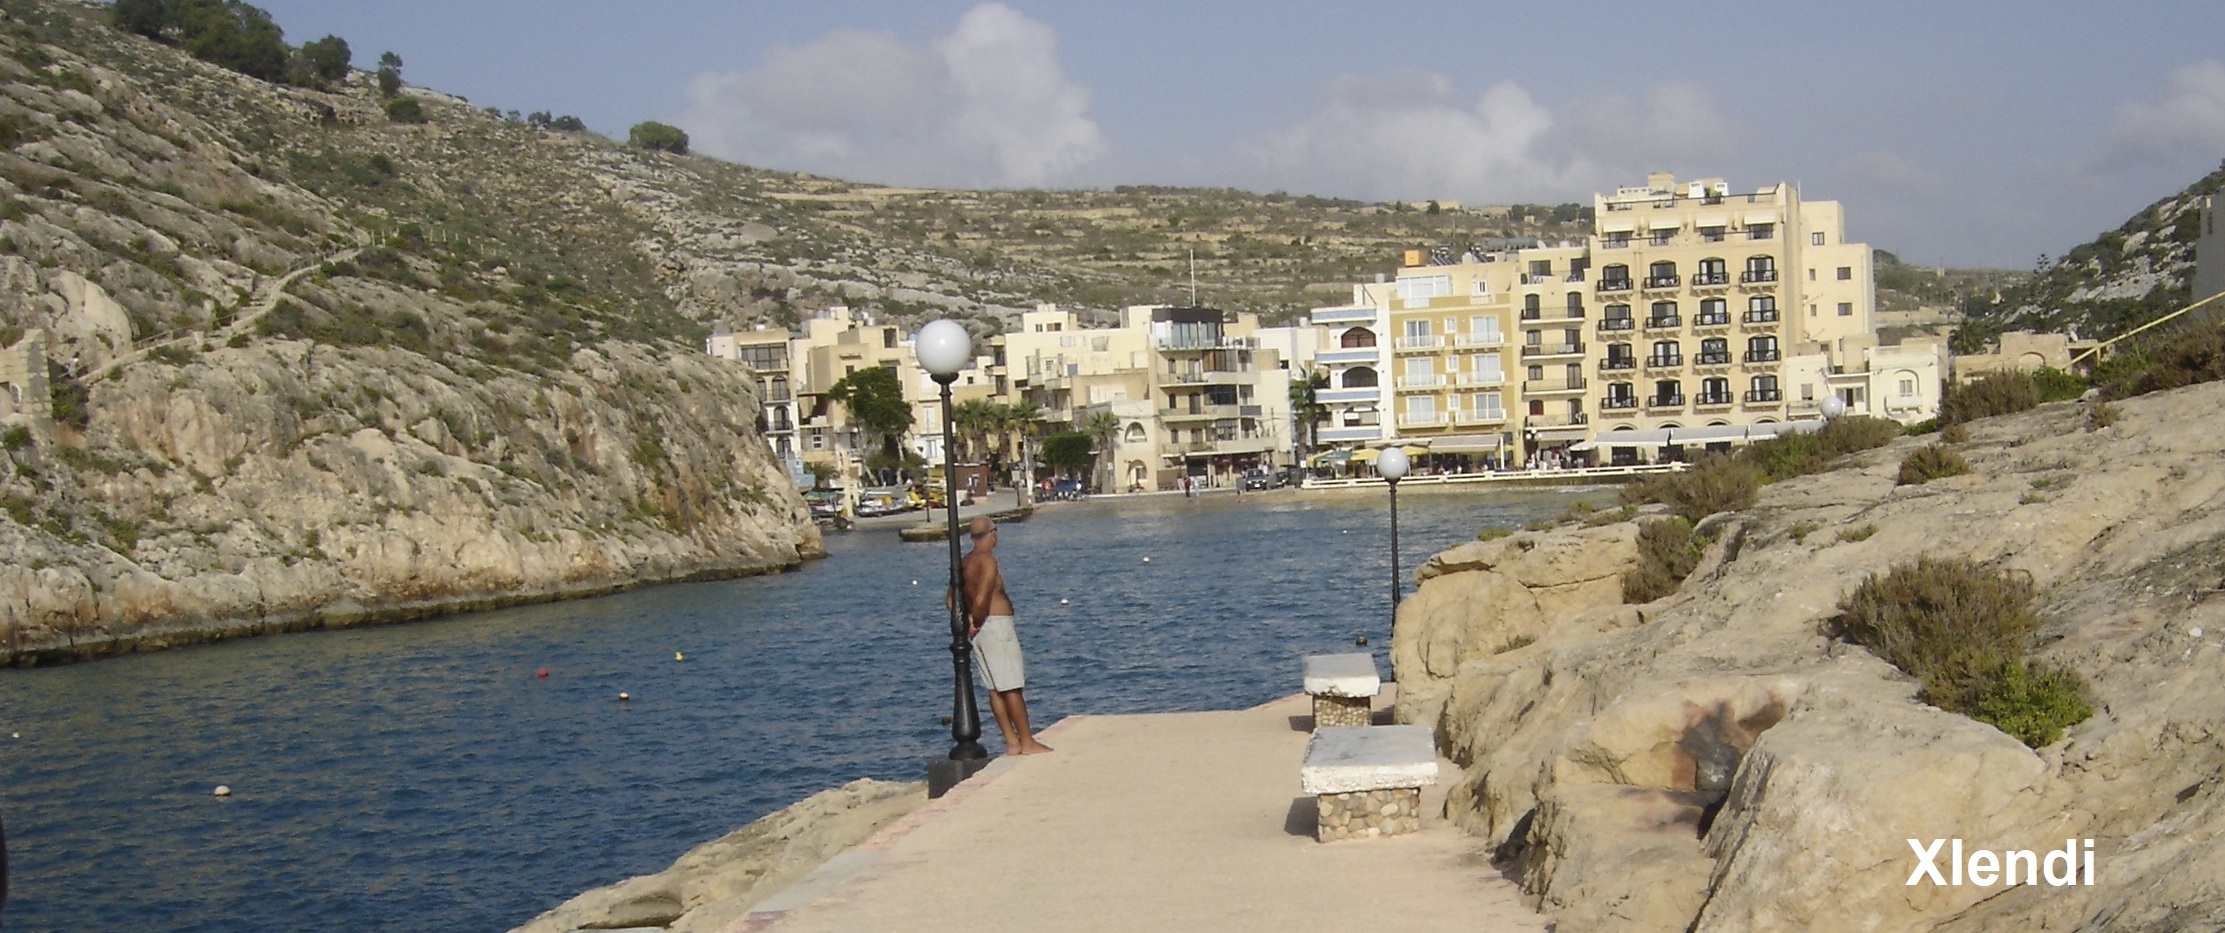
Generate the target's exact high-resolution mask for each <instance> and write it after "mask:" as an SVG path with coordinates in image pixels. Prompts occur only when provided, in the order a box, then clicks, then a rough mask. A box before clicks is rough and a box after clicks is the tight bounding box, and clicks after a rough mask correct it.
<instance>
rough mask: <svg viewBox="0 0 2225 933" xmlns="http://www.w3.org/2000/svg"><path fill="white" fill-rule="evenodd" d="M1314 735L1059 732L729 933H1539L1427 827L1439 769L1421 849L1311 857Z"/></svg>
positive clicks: (1261, 714) (1327, 849)
mask: <svg viewBox="0 0 2225 933" xmlns="http://www.w3.org/2000/svg"><path fill="white" fill-rule="evenodd" d="M1292 675H1293V678H1295V676H1296V671H1293V672H1292ZM1379 702H1380V701H1379ZM1311 720H1312V716H1311V707H1310V706H1309V701H1308V699H1307V698H1306V697H1305V696H1303V695H1297V696H1292V697H1287V698H1284V699H1281V700H1277V701H1274V702H1272V703H1268V704H1266V705H1264V706H1259V707H1255V708H1253V709H1249V710H1236V711H1228V712H1207V713H1165V714H1152V715H1132V716H1076V717H1073V718H1070V719H1066V720H1064V721H1061V722H1060V723H1058V724H1057V725H1056V726H1053V727H1052V728H1050V729H1047V730H1044V732H1043V740H1044V741H1045V742H1046V743H1047V744H1049V745H1051V746H1052V747H1054V748H1056V749H1057V751H1056V752H1053V753H1051V754H1048V755H1037V756H1030V757H1026V758H1003V759H999V760H998V761H997V762H996V763H994V764H992V765H991V766H990V767H989V768H988V769H986V770H984V771H983V772H982V773H981V774H979V775H977V776H975V777H974V778H973V779H971V780H969V781H967V782H966V783H964V784H961V785H959V786H958V787H957V788H955V789H953V790H952V791H951V792H950V793H949V794H947V795H945V796H944V797H943V798H942V799H940V800H936V801H931V802H929V803H928V804H927V805H926V806H925V807H923V808H921V809H920V810H918V811H915V812H914V813H913V814H911V815H910V816H907V817H905V818H904V819H903V820H902V821H900V822H898V823H896V824H895V825H892V826H890V827H889V828H887V829H885V830H883V831H881V832H880V833H879V834H877V835H875V836H874V837H873V838H871V839H869V840H867V841H866V842H865V843H863V844H861V845H859V846H858V847H857V848H855V849H852V850H851V851H849V852H846V853H843V854H842V855H841V856H838V857H837V858H836V859H834V860H833V861H831V862H829V863H827V864H826V865H824V866H822V867H821V868H820V869H819V870H818V871H816V872H813V873H812V874H811V875H809V876H807V877H805V878H804V879H803V880H802V881H799V882H798V883H797V884H795V885H794V886H792V887H790V888H789V889H788V890H786V891H783V892H781V893H779V894H776V895H774V896H773V897H771V898H769V899H767V900H766V901H764V902H762V903H760V904H759V905H758V906H757V907H756V908H755V909H754V910H753V911H752V912H751V913H750V914H749V915H748V916H746V917H744V918H743V919H742V920H740V921H738V922H736V923H735V924H734V925H733V926H731V927H730V928H729V930H728V933H755V931H768V930H769V931H775V933H819V931H825V933H835V931H861V930H928V929H962V930H967V931H969V933H997V931H1015V933H1017V931H1030V933H1033V931H1049V930H1056V931H1091V930H1106V931H1114V930H1118V931H1131V930H1132V931H1145V930H1148V931H1162V930H1233V931H1247V930H1258V931H1277V933H1284V931H1306V930H1327V931H1366V933H1394V931H1438V930H1442V931H1448V933H1450V931H1460V933H1478V931H1500V930H1510V931H1529V930H1546V929H1550V924H1549V922H1548V921H1547V920H1546V919H1545V918H1542V917H1540V916H1538V915H1537V914H1535V913H1533V912H1531V911H1530V910H1529V909H1527V908H1525V907H1524V906H1523V905H1522V903H1521V900H1520V898H1519V896H1518V894H1517V892H1516V890H1515V888H1514V886H1513V885H1512V884H1511V883H1510V882H1508V881H1506V880H1504V879H1503V878H1502V877H1501V876H1500V874H1499V872H1498V871H1497V870H1496V869H1494V868H1492V867H1491V865H1490V864H1489V862H1488V860H1487V859H1486V858H1485V857H1484V855H1483V854H1482V853H1481V852H1480V849H1479V845H1478V840H1475V839H1472V838H1470V837H1468V836H1466V835H1464V834H1462V833H1461V832H1460V831H1459V830H1457V829H1455V828H1453V827H1452V826H1450V825H1448V824H1446V823H1445V822H1444V820H1443V819H1442V818H1441V817H1438V816H1436V815H1435V814H1437V813H1439V812H1441V811H1440V809H1439V807H1441V805H1442V803H1443V800H1444V797H1445V787H1444V782H1445V781H1446V780H1447V778H1450V777H1451V776H1453V775H1457V774H1458V772H1457V771H1453V770H1451V766H1450V764H1449V763H1442V764H1441V768H1442V769H1443V770H1442V773H1443V774H1444V775H1445V777H1441V778H1440V779H1439V781H1440V783H1439V785H1438V786H1436V787H1434V788H1429V789H1426V790H1425V791H1424V795H1423V813H1424V814H1427V815H1428V816H1427V817H1426V818H1425V819H1424V821H1423V829H1422V832H1420V833H1418V834H1415V835H1408V836H1399V837H1392V838H1387V839H1362V840H1351V841H1345V842H1334V843H1318V842H1315V841H1314V839H1313V836H1312V833H1313V820H1314V803H1313V798H1312V797H1310V796H1307V795H1305V794H1303V793H1301V792H1300V791H1299V789H1298V765H1299V761H1300V759H1302V758H1303V757H1304V754H1305V747H1306V741H1307V739H1308V738H1309V737H1310V736H1309V733H1307V732H1306V731H1303V730H1305V729H1306V728H1308V727H1309V726H1310V723H1311Z"/></svg>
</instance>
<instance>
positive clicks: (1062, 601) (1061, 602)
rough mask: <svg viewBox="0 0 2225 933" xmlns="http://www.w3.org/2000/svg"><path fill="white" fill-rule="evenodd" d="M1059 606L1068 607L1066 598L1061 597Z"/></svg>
mask: <svg viewBox="0 0 2225 933" xmlns="http://www.w3.org/2000/svg"><path fill="white" fill-rule="evenodd" d="M1058 604H1059V605H1061V606H1063V605H1066V599H1065V598H1064V597H1060V598H1059V601H1058Z"/></svg>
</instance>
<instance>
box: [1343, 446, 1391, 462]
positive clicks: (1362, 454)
mask: <svg viewBox="0 0 2225 933" xmlns="http://www.w3.org/2000/svg"><path fill="white" fill-rule="evenodd" d="M1382 455H1383V452H1382V451H1380V450H1376V449H1375V448H1373V447H1369V448H1367V449H1365V450H1355V451H1353V452H1352V456H1351V457H1350V458H1349V459H1350V460H1351V461H1352V462H1353V463H1374V462H1375V458H1377V457H1380V456H1382Z"/></svg>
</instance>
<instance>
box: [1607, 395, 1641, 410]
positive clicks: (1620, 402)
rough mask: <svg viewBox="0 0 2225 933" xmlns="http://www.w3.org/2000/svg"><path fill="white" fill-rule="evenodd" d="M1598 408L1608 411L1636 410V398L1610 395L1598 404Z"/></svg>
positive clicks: (1633, 396)
mask: <svg viewBox="0 0 2225 933" xmlns="http://www.w3.org/2000/svg"><path fill="white" fill-rule="evenodd" d="M1599 407H1601V408H1604V409H1606V410H1608V411H1615V410H1618V409H1629V408H1637V407H1638V397H1637V396H1635V395H1610V396H1607V398H1606V399H1605V400H1603V401H1601V402H1600V403H1599Z"/></svg>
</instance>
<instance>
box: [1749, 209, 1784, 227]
mask: <svg viewBox="0 0 2225 933" xmlns="http://www.w3.org/2000/svg"><path fill="white" fill-rule="evenodd" d="M1776 223H1777V212H1776V211H1755V212H1753V213H1750V214H1747V215H1746V226H1749V227H1758V226H1762V225H1765V224H1766V225H1770V226H1775V225H1776Z"/></svg>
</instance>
